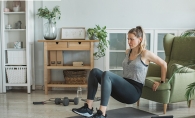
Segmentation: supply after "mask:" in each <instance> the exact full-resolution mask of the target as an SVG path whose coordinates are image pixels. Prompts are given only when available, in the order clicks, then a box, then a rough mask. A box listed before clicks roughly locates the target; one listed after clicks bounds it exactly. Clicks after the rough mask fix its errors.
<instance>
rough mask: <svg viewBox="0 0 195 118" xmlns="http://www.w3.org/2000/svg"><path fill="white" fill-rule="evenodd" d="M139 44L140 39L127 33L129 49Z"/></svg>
mask: <svg viewBox="0 0 195 118" xmlns="http://www.w3.org/2000/svg"><path fill="white" fill-rule="evenodd" d="M140 42H141V38H137V37H136V36H135V35H134V34H132V33H128V44H129V47H130V48H131V49H133V48H135V47H137V46H138V45H139V43H140Z"/></svg>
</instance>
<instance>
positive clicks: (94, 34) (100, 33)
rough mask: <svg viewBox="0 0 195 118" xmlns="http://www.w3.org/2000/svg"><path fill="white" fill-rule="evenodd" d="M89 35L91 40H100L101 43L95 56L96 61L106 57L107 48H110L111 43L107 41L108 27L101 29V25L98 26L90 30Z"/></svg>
mask: <svg viewBox="0 0 195 118" xmlns="http://www.w3.org/2000/svg"><path fill="white" fill-rule="evenodd" d="M87 34H88V37H89V39H90V40H96V39H97V40H99V43H98V45H97V49H98V51H97V52H95V53H94V54H93V55H94V57H95V59H96V60H97V59H99V58H101V57H104V56H105V52H106V48H108V45H109V41H108V40H106V37H107V32H106V26H104V27H102V28H101V27H100V26H99V25H96V27H94V28H89V29H88V30H87Z"/></svg>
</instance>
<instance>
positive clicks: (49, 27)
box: [44, 19, 57, 40]
mask: <svg viewBox="0 0 195 118" xmlns="http://www.w3.org/2000/svg"><path fill="white" fill-rule="evenodd" d="M56 30H57V29H56V24H55V23H54V22H52V20H51V19H48V22H47V23H45V24H44V38H45V39H46V40H55V39H56V37H57V31H56Z"/></svg>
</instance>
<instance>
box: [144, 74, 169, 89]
mask: <svg viewBox="0 0 195 118" xmlns="http://www.w3.org/2000/svg"><path fill="white" fill-rule="evenodd" d="M160 80H161V78H160V77H146V80H145V86H147V87H148V88H151V89H152V87H153V84H154V82H155V81H156V82H160ZM170 89H171V85H170V83H169V82H168V79H166V81H165V83H163V84H160V86H159V87H158V89H157V91H158V90H170Z"/></svg>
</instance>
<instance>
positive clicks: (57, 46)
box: [38, 40, 99, 94]
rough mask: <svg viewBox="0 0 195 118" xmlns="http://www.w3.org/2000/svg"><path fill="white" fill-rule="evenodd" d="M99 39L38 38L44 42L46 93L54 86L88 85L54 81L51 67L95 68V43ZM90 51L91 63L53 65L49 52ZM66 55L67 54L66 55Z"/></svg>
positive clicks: (85, 85)
mask: <svg viewBox="0 0 195 118" xmlns="http://www.w3.org/2000/svg"><path fill="white" fill-rule="evenodd" d="M98 41H99V40H38V42H43V43H44V87H45V94H48V90H49V89H51V88H52V87H78V86H80V87H87V84H65V82H63V81H52V78H51V69H63V70H66V69H71V70H72V69H86V70H91V69H93V68H94V57H93V53H94V43H95V42H98ZM66 50H69V51H71V50H72V51H74V50H78V51H82V50H83V51H86V50H87V51H89V53H90V57H89V58H90V64H89V65H84V66H72V65H64V64H63V65H62V66H51V65H50V64H49V52H50V51H66ZM64 57H65V56H64Z"/></svg>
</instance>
